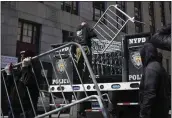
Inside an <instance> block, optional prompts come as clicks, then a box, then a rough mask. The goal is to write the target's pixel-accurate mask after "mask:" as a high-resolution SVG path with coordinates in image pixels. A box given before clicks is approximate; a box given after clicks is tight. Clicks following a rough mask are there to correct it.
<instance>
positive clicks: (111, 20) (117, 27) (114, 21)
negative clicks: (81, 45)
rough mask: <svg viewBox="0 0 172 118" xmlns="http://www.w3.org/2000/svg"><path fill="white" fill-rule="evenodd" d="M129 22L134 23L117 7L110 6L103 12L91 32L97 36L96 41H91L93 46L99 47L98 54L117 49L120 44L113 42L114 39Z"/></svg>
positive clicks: (132, 19) (132, 18)
mask: <svg viewBox="0 0 172 118" xmlns="http://www.w3.org/2000/svg"><path fill="white" fill-rule="evenodd" d="M129 21H131V22H133V23H134V22H135V20H134V17H130V16H129V15H127V14H126V13H125V12H124V11H122V10H121V9H119V8H118V6H117V5H110V6H109V7H108V8H107V9H106V10H105V12H104V13H103V14H102V16H101V17H100V18H99V20H98V22H97V23H96V24H95V25H94V27H93V30H94V31H95V32H97V34H98V35H99V38H98V39H96V40H93V42H94V44H95V43H97V45H99V46H101V50H100V49H99V50H98V52H99V53H104V52H105V51H107V50H111V48H114V46H115V48H116V49H119V47H120V45H121V43H120V42H119V41H115V38H116V37H117V36H118V34H119V33H120V32H121V31H122V30H123V29H124V28H125V26H126V24H127V23H128V22H129Z"/></svg>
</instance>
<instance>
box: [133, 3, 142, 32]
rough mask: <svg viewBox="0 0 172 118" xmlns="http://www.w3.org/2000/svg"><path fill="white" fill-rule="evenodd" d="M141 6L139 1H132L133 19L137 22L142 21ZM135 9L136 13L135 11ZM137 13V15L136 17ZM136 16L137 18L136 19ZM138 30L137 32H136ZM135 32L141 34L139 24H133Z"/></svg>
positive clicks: (140, 25)
mask: <svg viewBox="0 0 172 118" xmlns="http://www.w3.org/2000/svg"><path fill="white" fill-rule="evenodd" d="M141 8H142V4H141V1H134V17H135V19H136V20H138V21H142V10H141ZM136 9H137V10H138V11H136ZM136 13H137V15H136ZM137 16H138V17H137ZM137 28H138V31H137V30H136V29H137ZM135 32H137V33H140V32H143V25H142V24H141V23H138V22H135Z"/></svg>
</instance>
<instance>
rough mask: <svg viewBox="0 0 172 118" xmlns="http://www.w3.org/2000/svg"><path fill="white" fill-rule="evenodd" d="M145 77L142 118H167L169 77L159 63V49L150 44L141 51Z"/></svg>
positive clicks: (142, 91) (141, 97)
mask: <svg viewBox="0 0 172 118" xmlns="http://www.w3.org/2000/svg"><path fill="white" fill-rule="evenodd" d="M140 54H141V59H142V63H143V67H144V68H143V77H142V79H141V82H140V92H139V97H140V118H167V117H168V112H169V109H168V108H169V97H168V96H169V90H170V88H169V81H168V75H167V73H166V71H165V69H164V68H163V67H162V65H161V64H160V63H159V62H158V56H157V49H156V48H154V46H153V45H152V44H150V43H147V44H145V45H144V46H143V48H142V49H141V51H140Z"/></svg>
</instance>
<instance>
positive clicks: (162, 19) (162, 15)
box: [160, 2, 165, 26]
mask: <svg viewBox="0 0 172 118" xmlns="http://www.w3.org/2000/svg"><path fill="white" fill-rule="evenodd" d="M160 10H161V26H164V25H165V11H164V2H160Z"/></svg>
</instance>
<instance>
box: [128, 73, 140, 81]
mask: <svg viewBox="0 0 172 118" xmlns="http://www.w3.org/2000/svg"><path fill="white" fill-rule="evenodd" d="M141 78H142V74H140V75H129V81H131V80H133V81H139V80H141Z"/></svg>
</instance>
